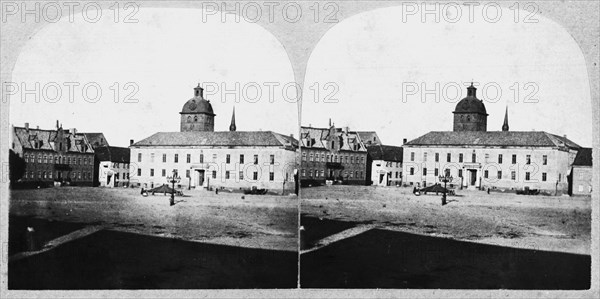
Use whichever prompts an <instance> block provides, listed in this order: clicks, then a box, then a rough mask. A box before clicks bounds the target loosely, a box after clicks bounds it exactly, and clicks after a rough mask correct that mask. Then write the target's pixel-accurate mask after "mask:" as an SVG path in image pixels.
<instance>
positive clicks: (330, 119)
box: [329, 117, 331, 128]
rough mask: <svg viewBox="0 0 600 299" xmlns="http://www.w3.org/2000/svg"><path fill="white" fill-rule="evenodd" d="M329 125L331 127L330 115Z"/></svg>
mask: <svg viewBox="0 0 600 299" xmlns="http://www.w3.org/2000/svg"><path fill="white" fill-rule="evenodd" d="M329 127H330V128H331V117H330V118H329Z"/></svg>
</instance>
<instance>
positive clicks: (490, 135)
mask: <svg viewBox="0 0 600 299" xmlns="http://www.w3.org/2000/svg"><path fill="white" fill-rule="evenodd" d="M467 90H468V92H467V97H466V98H464V99H462V100H461V101H460V102H458V104H457V105H456V109H455V110H454V112H453V114H454V126H453V131H434V132H429V133H427V134H425V135H423V136H421V137H418V138H416V139H414V140H411V141H409V142H407V143H406V144H404V145H403V147H404V152H403V163H404V167H403V168H404V171H403V175H404V180H403V181H404V183H405V184H409V185H413V186H421V187H423V186H428V185H431V184H435V183H438V182H439V179H438V177H439V176H440V175H446V174H448V175H451V176H452V177H453V181H452V182H451V185H453V186H456V187H460V188H470V189H482V190H484V189H485V190H487V189H491V190H499V191H510V190H513V191H516V190H524V189H538V190H540V191H541V192H542V193H546V194H553V195H554V194H558V195H560V194H566V193H567V192H568V190H569V178H568V175H569V174H570V171H571V164H572V163H573V161H574V159H575V156H576V155H577V152H578V151H579V150H580V148H581V147H580V146H579V145H577V144H576V143H574V142H572V141H571V140H569V139H567V138H566V136H558V135H555V134H551V133H548V132H544V131H521V132H517V131H510V130H509V125H508V109H507V110H506V113H505V117H504V124H503V125H502V130H501V131H488V130H487V116H488V113H487V111H486V109H485V105H484V103H483V101H481V100H479V99H478V98H477V96H476V88H475V87H474V86H473V84H471V86H469V87H468V88H467Z"/></svg>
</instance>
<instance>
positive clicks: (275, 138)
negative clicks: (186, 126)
mask: <svg viewBox="0 0 600 299" xmlns="http://www.w3.org/2000/svg"><path fill="white" fill-rule="evenodd" d="M194 145H204V146H286V147H288V146H289V147H297V146H298V141H296V139H294V138H293V137H290V136H286V135H282V134H279V133H275V132H271V131H254V132H243V131H235V132H231V131H222V132H158V133H155V134H154V135H152V136H150V137H148V138H145V139H143V140H140V141H138V142H136V143H134V144H133V145H132V146H134V147H136V146H194Z"/></svg>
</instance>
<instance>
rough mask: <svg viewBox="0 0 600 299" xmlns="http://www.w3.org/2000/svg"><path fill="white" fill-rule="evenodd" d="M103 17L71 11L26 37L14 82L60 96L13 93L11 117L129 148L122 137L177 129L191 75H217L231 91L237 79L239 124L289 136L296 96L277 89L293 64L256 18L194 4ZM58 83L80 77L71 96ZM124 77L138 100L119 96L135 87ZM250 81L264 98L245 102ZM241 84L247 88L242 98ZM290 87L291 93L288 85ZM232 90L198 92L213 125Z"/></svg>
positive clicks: (222, 122)
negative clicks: (205, 10) (213, 13)
mask: <svg viewBox="0 0 600 299" xmlns="http://www.w3.org/2000/svg"><path fill="white" fill-rule="evenodd" d="M103 16H104V17H103V19H102V20H101V21H100V22H98V23H87V22H84V21H83V20H82V18H75V22H74V23H69V22H68V21H63V20H61V21H59V22H58V23H55V24H49V25H47V26H45V27H43V29H42V30H40V31H39V32H37V33H36V34H35V35H33V36H32V37H31V40H30V41H29V42H28V43H27V45H26V47H25V48H24V49H23V51H22V52H21V54H20V56H19V57H18V60H17V63H16V66H15V69H14V73H13V77H12V82H18V83H19V84H20V83H21V82H24V83H25V84H26V85H25V86H26V88H28V89H34V86H35V82H40V88H43V87H44V86H49V85H47V84H48V83H49V82H57V83H58V84H59V85H60V86H62V88H61V90H62V93H63V94H62V98H61V100H59V101H58V103H48V102H46V101H45V100H44V99H42V100H41V102H40V103H35V102H34V97H33V96H28V98H27V100H26V103H22V102H21V96H22V93H18V94H17V95H16V96H13V97H11V102H10V123H11V124H13V125H15V126H23V124H24V123H25V122H29V123H30V126H31V127H34V128H35V127H36V126H40V128H46V129H52V128H54V127H55V123H56V120H59V121H60V122H61V123H62V124H63V127H64V128H73V127H74V128H77V129H78V131H79V132H103V133H104V134H105V136H106V137H107V139H108V141H109V142H110V143H111V145H116V146H128V145H129V139H134V140H136V141H139V140H141V139H143V138H146V137H148V136H150V135H151V134H154V133H155V132H159V131H163V132H164V131H179V121H180V118H179V117H180V115H179V113H178V112H179V111H181V108H182V106H183V104H184V103H185V102H186V101H187V100H188V99H190V98H191V97H192V96H193V89H192V88H193V87H194V86H196V85H197V84H198V83H205V82H215V83H216V85H217V86H219V88H221V87H225V88H227V89H229V90H235V84H236V82H239V84H240V87H239V89H238V92H234V93H237V96H238V97H239V98H238V99H240V102H239V103H235V107H236V122H237V130H238V131H254V130H256V131H258V130H263V131H267V130H270V131H275V132H278V133H282V134H286V135H289V134H294V135H297V134H296V133H297V132H298V128H297V124H298V121H297V118H298V110H297V104H296V103H290V102H288V101H286V100H284V99H283V97H282V90H283V88H282V86H283V85H284V84H286V83H290V82H291V83H293V82H294V77H293V73H292V67H291V65H290V62H289V59H288V56H287V54H286V52H285V50H284V48H283V46H282V45H281V44H280V43H279V42H278V41H277V39H276V38H275V37H274V36H273V35H272V34H271V33H269V32H268V31H266V30H265V29H263V28H262V27H260V26H259V25H257V24H251V23H246V22H245V21H243V19H242V21H241V22H240V23H235V22H234V19H233V18H230V20H231V22H227V23H222V22H221V21H220V19H219V18H208V22H202V17H201V13H200V10H199V9H152V8H141V9H140V10H139V12H138V13H137V14H136V15H135V17H136V18H137V19H138V20H139V23H137V24H124V23H122V22H120V23H115V22H114V21H113V17H112V15H111V14H109V13H105V14H103ZM63 19H66V20H68V18H66V17H64V18H63ZM65 82H78V83H79V84H80V85H79V86H76V87H74V90H75V93H76V96H75V98H74V103H69V98H68V95H67V93H68V91H69V88H68V87H67V86H64V83H65ZM88 82H96V83H98V85H99V86H100V87H101V89H102V97H101V98H100V100H99V101H98V102H96V103H88V102H86V101H85V100H84V99H83V98H82V96H81V93H82V90H83V85H84V84H86V83H88ZM114 82H118V83H119V85H120V87H121V93H120V97H119V99H118V103H115V102H114V100H115V96H114V91H113V90H112V89H111V86H113V89H114V86H115V85H114ZM127 82H135V84H136V85H137V86H139V90H138V91H137V93H136V94H135V96H134V98H136V99H138V100H139V102H138V103H123V102H122V100H123V98H124V97H125V95H128V94H129V93H130V92H132V91H134V88H133V87H130V88H129V89H128V90H125V89H124V86H125V84H126V83H127ZM269 82H270V83H269ZM254 83H256V84H258V86H261V92H262V96H261V98H258V99H257V100H253V99H254V98H255V97H256V91H257V89H256V88H255V86H256V85H252V84H254ZM265 83H267V84H272V85H275V84H279V86H278V87H277V86H275V87H274V91H275V95H274V96H273V98H272V99H273V103H270V102H269V100H270V98H269V94H268V93H269V88H268V87H267V86H265ZM67 84H68V83H67ZM222 84H224V85H222ZM244 86H247V89H246V90H243V87H244ZM47 90H48V93H49V96H48V97H49V98H52V97H54V91H55V89H54V88H48V89H47ZM244 91H246V94H247V95H248V96H247V97H246V98H244V99H242V98H241V97H243V94H244ZM88 92H89V94H90V97H91V98H93V97H94V96H95V92H94V89H89V90H88ZM290 94H291V95H290V96H289V98H290V101H293V96H294V94H293V89H292V90H290ZM235 97H236V95H235V94H234V95H229V96H227V98H225V99H224V100H222V93H221V90H219V91H217V93H216V94H214V95H208V96H207V97H206V98H207V99H208V100H211V103H212V105H213V109H214V111H215V113H216V114H217V116H216V117H215V131H225V130H228V129H229V123H230V120H231V112H232V108H233V105H234V102H235V99H234V98H235ZM246 99H249V100H246ZM251 101H252V102H251Z"/></svg>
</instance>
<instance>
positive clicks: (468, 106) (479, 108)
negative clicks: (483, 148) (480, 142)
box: [452, 82, 488, 132]
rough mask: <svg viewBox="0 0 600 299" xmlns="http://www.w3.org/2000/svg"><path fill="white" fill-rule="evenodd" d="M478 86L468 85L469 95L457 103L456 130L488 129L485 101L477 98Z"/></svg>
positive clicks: (455, 110)
mask: <svg viewBox="0 0 600 299" xmlns="http://www.w3.org/2000/svg"><path fill="white" fill-rule="evenodd" d="M476 91H477V88H475V86H473V82H471V86H469V87H467V97H466V98H464V99H462V100H460V102H458V104H456V108H455V109H454V111H453V112H452V113H454V128H453V130H454V131H455V132H456V131H484V132H485V131H487V117H488V114H487V111H486V109H485V105H484V104H483V101H481V100H479V99H478V98H477V94H476Z"/></svg>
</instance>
